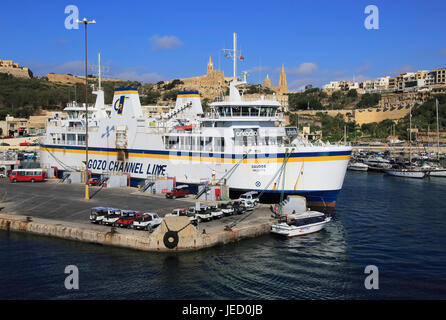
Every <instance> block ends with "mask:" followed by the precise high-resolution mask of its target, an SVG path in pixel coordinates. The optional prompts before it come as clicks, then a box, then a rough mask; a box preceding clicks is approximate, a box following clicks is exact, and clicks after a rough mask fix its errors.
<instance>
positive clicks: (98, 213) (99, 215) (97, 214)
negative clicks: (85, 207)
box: [90, 207, 114, 224]
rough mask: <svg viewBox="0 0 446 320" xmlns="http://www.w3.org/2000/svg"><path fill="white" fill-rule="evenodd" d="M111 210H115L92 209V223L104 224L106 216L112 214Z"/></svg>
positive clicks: (104, 208)
mask: <svg viewBox="0 0 446 320" xmlns="http://www.w3.org/2000/svg"><path fill="white" fill-rule="evenodd" d="M110 210H114V209H113V208H106V207H95V208H91V213H90V222H91V223H98V224H102V220H103V219H104V217H105V215H106V214H107V213H109V212H110Z"/></svg>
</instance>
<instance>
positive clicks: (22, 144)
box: [19, 142, 29, 146]
mask: <svg viewBox="0 0 446 320" xmlns="http://www.w3.org/2000/svg"><path fill="white" fill-rule="evenodd" d="M19 146H29V142H20V143H19Z"/></svg>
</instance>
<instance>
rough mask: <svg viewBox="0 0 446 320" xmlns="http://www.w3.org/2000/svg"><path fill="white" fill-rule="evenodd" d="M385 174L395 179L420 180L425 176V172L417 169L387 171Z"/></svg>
mask: <svg viewBox="0 0 446 320" xmlns="http://www.w3.org/2000/svg"><path fill="white" fill-rule="evenodd" d="M384 172H385V173H387V174H388V175H391V176H395V177H404V178H417V179H422V178H424V176H425V175H426V172H424V171H421V170H417V169H387V170H384Z"/></svg>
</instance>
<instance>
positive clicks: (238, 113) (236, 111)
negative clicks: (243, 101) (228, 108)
mask: <svg viewBox="0 0 446 320" xmlns="http://www.w3.org/2000/svg"><path fill="white" fill-rule="evenodd" d="M241 115H242V108H240V107H238V106H236V107H232V116H233V117H239V116H241Z"/></svg>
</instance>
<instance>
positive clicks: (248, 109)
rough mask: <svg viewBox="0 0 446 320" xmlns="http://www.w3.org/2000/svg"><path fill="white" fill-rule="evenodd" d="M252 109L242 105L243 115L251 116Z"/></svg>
mask: <svg viewBox="0 0 446 320" xmlns="http://www.w3.org/2000/svg"><path fill="white" fill-rule="evenodd" d="M250 109H251V108H249V107H242V116H243V117H249V116H250V114H249V111H250Z"/></svg>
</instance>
